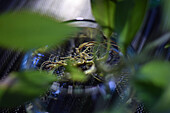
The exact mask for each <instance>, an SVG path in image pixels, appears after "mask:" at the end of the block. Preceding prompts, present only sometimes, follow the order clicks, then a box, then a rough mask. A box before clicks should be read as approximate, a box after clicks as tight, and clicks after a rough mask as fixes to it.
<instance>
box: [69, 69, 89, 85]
mask: <svg viewBox="0 0 170 113" xmlns="http://www.w3.org/2000/svg"><path fill="white" fill-rule="evenodd" d="M70 74H71V78H72V80H73V81H78V82H84V81H86V80H87V75H85V74H84V73H83V72H82V71H81V70H80V69H78V68H76V67H70Z"/></svg>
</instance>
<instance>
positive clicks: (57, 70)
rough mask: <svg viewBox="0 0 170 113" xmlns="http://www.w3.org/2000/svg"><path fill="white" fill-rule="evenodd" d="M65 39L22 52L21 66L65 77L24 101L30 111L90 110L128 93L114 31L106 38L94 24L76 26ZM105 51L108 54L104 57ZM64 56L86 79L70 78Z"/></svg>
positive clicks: (124, 97) (80, 112)
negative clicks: (75, 31) (109, 38)
mask: <svg viewBox="0 0 170 113" xmlns="http://www.w3.org/2000/svg"><path fill="white" fill-rule="evenodd" d="M79 29H80V30H79V32H78V33H76V34H75V35H72V36H70V39H68V41H66V42H64V43H63V44H61V45H56V46H55V47H53V48H50V49H48V45H47V46H45V47H41V48H38V49H34V50H32V51H29V52H27V53H26V54H25V57H24V59H23V62H22V66H21V70H28V69H35V70H40V71H41V70H45V71H48V72H49V73H52V74H54V75H56V77H61V78H62V79H63V78H64V81H60V82H54V83H53V84H52V86H51V88H50V89H49V91H48V92H47V93H46V95H45V96H41V97H40V98H37V99H35V100H34V101H32V102H31V103H29V104H27V105H26V108H27V111H29V112H50V113H91V112H97V111H101V110H104V109H106V108H109V107H111V106H112V105H113V104H115V103H116V102H117V101H120V100H121V101H124V100H127V98H128V95H129V88H127V87H128V70H127V69H121V71H117V70H118V69H119V68H118V67H119V64H121V61H120V55H122V54H121V52H119V50H118V46H117V44H116V42H115V39H114V35H113V37H112V41H111V42H110V45H111V47H110V49H109V50H107V39H106V38H105V37H104V35H103V34H102V32H101V31H100V30H98V29H96V28H90V27H79ZM107 52H108V57H107ZM67 60H70V61H72V62H74V63H73V65H74V66H76V67H78V68H79V69H81V70H82V71H83V72H84V73H85V74H86V76H88V78H89V79H88V80H87V81H86V82H73V81H72V80H71V79H69V77H68V76H69V74H70V73H69V72H67V71H66V65H68V64H67V62H66V61H67Z"/></svg>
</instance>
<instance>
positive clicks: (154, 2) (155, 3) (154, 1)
mask: <svg viewBox="0 0 170 113" xmlns="http://www.w3.org/2000/svg"><path fill="white" fill-rule="evenodd" d="M159 5H160V0H150V7H151V8H155V7H157V6H159Z"/></svg>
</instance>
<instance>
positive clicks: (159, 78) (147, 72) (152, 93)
mask: <svg viewBox="0 0 170 113" xmlns="http://www.w3.org/2000/svg"><path fill="white" fill-rule="evenodd" d="M169 67H170V63H169V62H165V61H152V62H149V63H147V64H146V65H144V66H142V67H141V68H140V70H139V72H138V73H137V75H136V77H135V80H134V82H135V88H136V90H137V91H138V95H139V97H140V98H141V99H142V101H144V102H145V103H146V104H147V105H150V106H154V104H155V103H156V102H157V101H158V99H159V98H160V97H161V96H162V94H163V93H164V91H165V90H166V88H167V87H168V86H169V81H170V76H169V73H170V69H169Z"/></svg>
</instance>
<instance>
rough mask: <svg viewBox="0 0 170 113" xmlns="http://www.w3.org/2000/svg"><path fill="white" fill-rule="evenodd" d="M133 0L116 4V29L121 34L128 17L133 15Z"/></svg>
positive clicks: (125, 0)
mask: <svg viewBox="0 0 170 113" xmlns="http://www.w3.org/2000/svg"><path fill="white" fill-rule="evenodd" d="M133 7H134V2H133V0H124V1H121V2H118V3H117V4H116V12H115V31H116V32H117V33H118V34H119V33H121V31H122V30H123V28H124V26H125V24H126V22H127V21H128V18H130V16H131V15H132V9H133Z"/></svg>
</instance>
